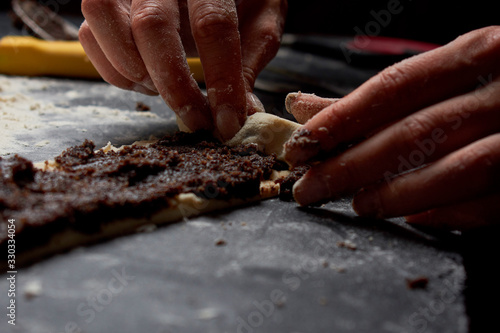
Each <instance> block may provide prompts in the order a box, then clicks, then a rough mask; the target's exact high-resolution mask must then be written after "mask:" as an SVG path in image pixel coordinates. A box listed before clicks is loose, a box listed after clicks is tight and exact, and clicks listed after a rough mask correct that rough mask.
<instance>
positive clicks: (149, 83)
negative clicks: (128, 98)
mask: <svg viewBox="0 0 500 333" xmlns="http://www.w3.org/2000/svg"><path fill="white" fill-rule="evenodd" d="M142 85H143V86H145V87H146V88H148V89H149V90H151V91H153V92H155V93H157V94H158V89H156V86H155V84H154V83H153V80H152V79H151V78H150V77H148V78H146V79H145V80H144V81H143V82H142Z"/></svg>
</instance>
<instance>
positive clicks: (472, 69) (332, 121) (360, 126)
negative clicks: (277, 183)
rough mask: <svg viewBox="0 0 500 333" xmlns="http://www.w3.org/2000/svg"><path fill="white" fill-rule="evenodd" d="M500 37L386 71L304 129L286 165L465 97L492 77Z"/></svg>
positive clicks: (290, 146)
mask: <svg viewBox="0 0 500 333" xmlns="http://www.w3.org/2000/svg"><path fill="white" fill-rule="evenodd" d="M499 33H500V28H496V27H490V28H485V29H481V30H478V31H474V32H472V33H469V34H467V35H464V36H462V37H460V38H458V39H456V40H455V41H453V42H451V43H450V44H448V45H446V46H443V47H441V48H438V49H436V50H433V51H429V52H427V53H423V54H420V55H418V56H415V57H412V58H409V59H406V60H404V61H402V62H400V63H398V64H396V65H393V66H391V67H389V68H387V69H385V70H384V71H382V72H381V73H380V74H378V75H376V76H374V77H373V78H371V79H370V80H368V81H367V82H366V83H364V84H363V85H361V86H360V87H359V88H358V89H356V90H355V91H354V92H352V93H351V94H349V95H348V96H346V97H344V98H343V99H342V100H340V101H339V102H337V103H335V104H332V105H331V106H330V107H327V108H326V109H324V110H323V111H322V112H320V113H318V114H317V115H316V116H315V117H313V118H312V119H311V120H310V121H309V122H308V123H307V124H306V125H304V128H303V129H302V131H301V133H297V135H295V136H293V137H292V139H291V140H290V141H289V142H288V143H287V145H286V147H285V152H286V154H285V157H286V159H287V160H288V161H289V162H290V163H291V164H294V165H295V164H300V163H304V162H305V161H307V160H309V159H311V158H312V157H314V156H316V155H317V154H318V153H319V152H320V151H329V150H331V149H332V148H333V147H335V146H337V145H338V144H339V143H341V142H350V141H353V140H355V139H356V138H360V137H364V136H365V135H366V134H367V133H369V132H371V131H373V130H374V129H376V128H379V127H381V126H383V125H384V124H387V123H390V122H392V121H395V120H397V119H401V118H403V117H405V116H406V115H408V114H411V113H413V112H415V111H418V110H420V109H422V108H424V107H426V106H429V105H432V104H434V103H436V102H438V101H440V100H443V99H447V98H451V97H453V96H457V95H460V94H462V93H465V92H468V91H470V90H472V89H473V88H474V87H475V86H477V85H478V78H479V79H480V78H481V75H483V74H484V73H487V74H492V75H493V76H496V75H497V74H498V66H496V65H495V62H496V61H497V59H498V54H499V53H500V38H497V37H498V35H499ZM491 68H493V69H495V71H496V72H491ZM319 129H322V130H319Z"/></svg>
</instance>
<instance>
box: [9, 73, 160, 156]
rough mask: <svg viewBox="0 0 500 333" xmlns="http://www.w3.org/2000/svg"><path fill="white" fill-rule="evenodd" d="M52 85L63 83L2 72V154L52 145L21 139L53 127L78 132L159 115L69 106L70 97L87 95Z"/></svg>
mask: <svg viewBox="0 0 500 333" xmlns="http://www.w3.org/2000/svg"><path fill="white" fill-rule="evenodd" d="M53 85H59V86H60V85H61V82H60V81H57V80H52V81H51V80H47V81H43V80H33V79H27V78H21V77H9V76H4V75H0V156H2V155H9V154H13V153H16V152H17V151H18V150H19V148H21V147H26V146H27V145H31V146H33V147H35V148H41V147H44V146H47V145H49V144H50V140H49V139H48V138H46V137H43V136H42V137H40V138H39V139H38V140H36V141H34V142H31V143H28V142H26V141H25V139H20V138H25V137H30V136H32V137H38V135H39V133H42V132H43V133H45V132H44V131H48V130H50V129H54V128H56V129H60V128H74V129H75V131H78V132H85V131H87V129H88V128H92V127H93V126H106V125H109V126H116V125H120V124H134V123H135V122H138V121H150V122H151V121H157V120H156V119H157V118H159V117H158V115H156V114H155V113H152V112H150V111H147V112H144V111H142V112H137V111H135V110H120V109H117V108H110V107H107V106H95V105H77V106H70V101H71V99H73V98H85V94H82V93H80V92H78V91H73V90H70V91H67V92H64V93H58V95H57V96H56V93H52V91H54V90H56V89H57V87H54V86H53ZM96 86H97V88H95V89H98V88H99V87H100V88H101V90H102V85H96ZM92 89H94V87H93V86H92ZM108 89H109V88H108ZM101 93H102V92H101ZM64 98H66V100H65V99H64ZM117 100H118V99H117Z"/></svg>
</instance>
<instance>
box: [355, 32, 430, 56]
mask: <svg viewBox="0 0 500 333" xmlns="http://www.w3.org/2000/svg"><path fill="white" fill-rule="evenodd" d="M346 46H347V47H348V48H349V49H351V50H356V51H360V52H368V53H374V54H383V55H404V54H418V53H422V52H426V51H430V50H433V49H435V48H437V47H439V46H440V45H437V44H432V43H426V42H420V41H414V40H408V39H400V38H392V37H381V36H366V35H363V36H355V37H354V38H353V39H352V40H351V41H349V42H347V43H346Z"/></svg>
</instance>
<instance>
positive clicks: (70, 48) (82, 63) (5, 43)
mask: <svg viewBox="0 0 500 333" xmlns="http://www.w3.org/2000/svg"><path fill="white" fill-rule="evenodd" d="M187 62H188V65H189V68H190V69H191V72H192V73H193V77H194V79H195V80H196V82H203V80H204V78H203V68H202V67H201V62H200V59H199V58H188V59H187ZM0 74H7V75H21V76H63V77H71V78H85V79H98V78H101V76H100V75H99V73H98V72H97V70H96V69H95V68H94V66H93V65H92V63H91V62H90V60H89V58H88V57H87V55H86V54H85V51H84V50H83V47H82V45H81V44H80V42H78V41H46V40H41V39H37V38H34V37H29V36H7V37H3V38H2V39H0Z"/></svg>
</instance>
